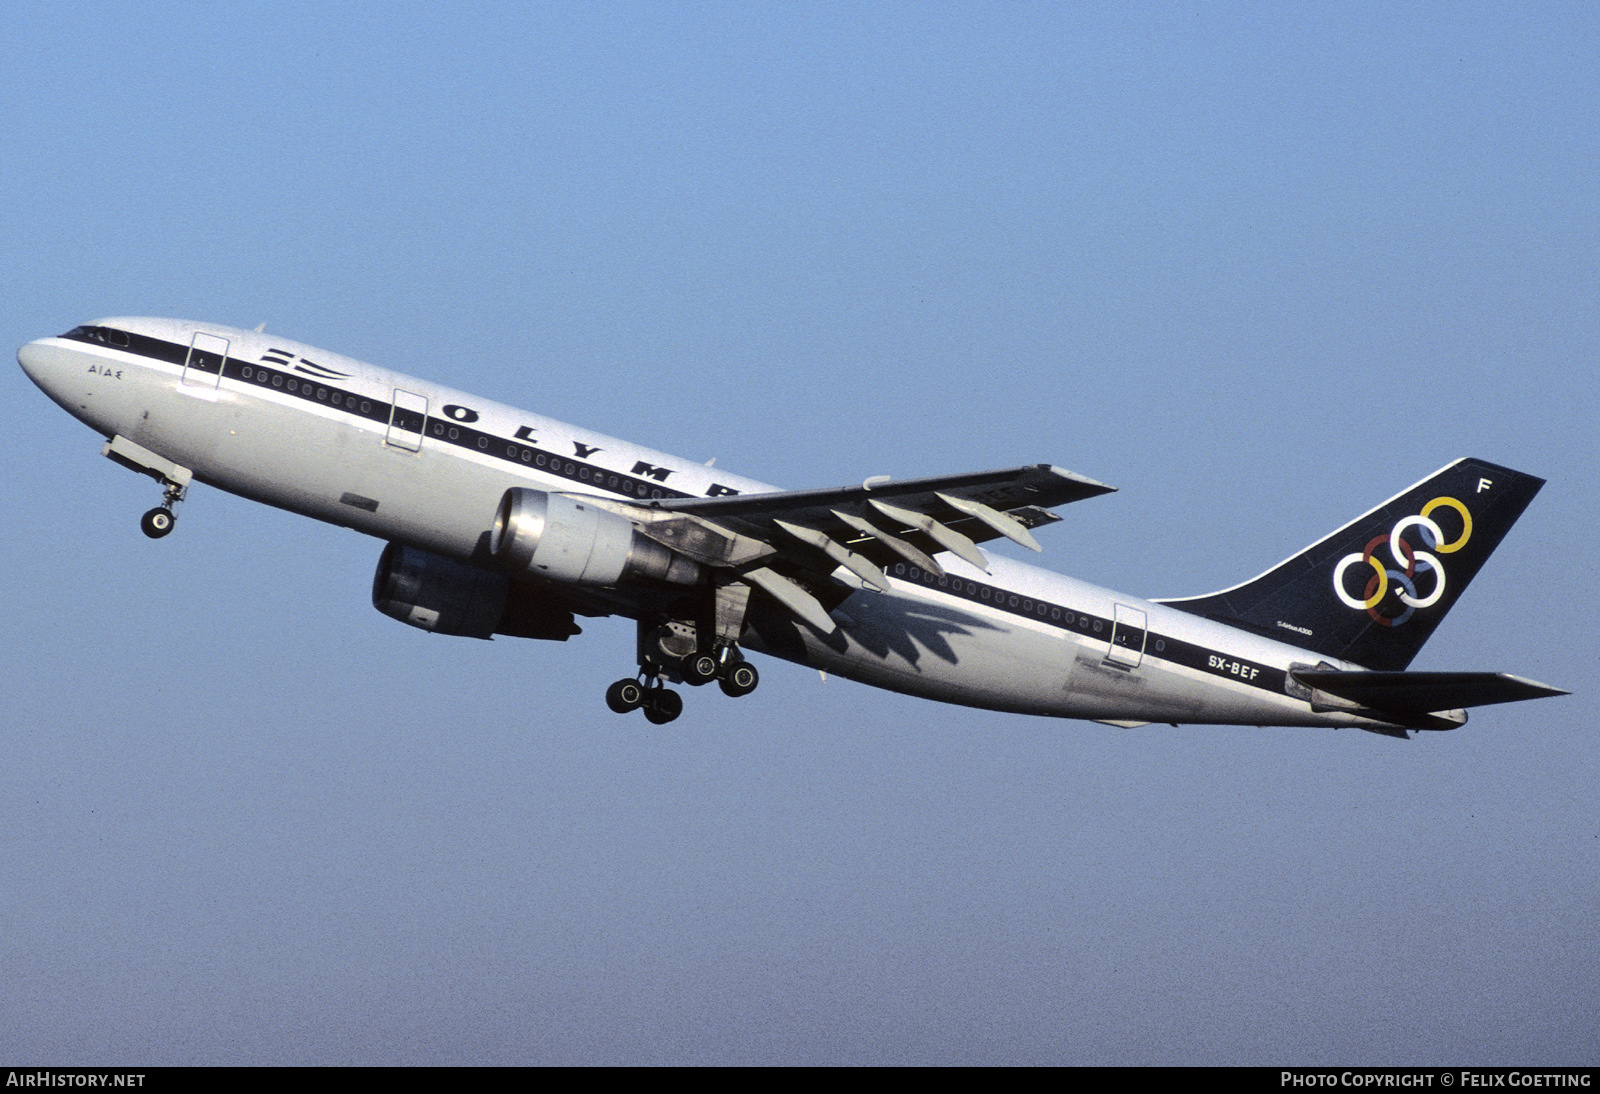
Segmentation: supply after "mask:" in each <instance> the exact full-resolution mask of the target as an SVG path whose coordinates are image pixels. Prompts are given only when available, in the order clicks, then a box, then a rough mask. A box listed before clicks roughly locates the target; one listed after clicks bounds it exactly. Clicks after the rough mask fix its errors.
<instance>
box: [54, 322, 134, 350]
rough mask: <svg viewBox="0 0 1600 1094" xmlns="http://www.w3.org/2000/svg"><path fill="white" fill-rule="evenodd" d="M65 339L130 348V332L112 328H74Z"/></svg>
mask: <svg viewBox="0 0 1600 1094" xmlns="http://www.w3.org/2000/svg"><path fill="white" fill-rule="evenodd" d="M61 337H63V338H71V339H72V340H73V341H74V342H101V343H104V344H106V345H112V346H121V347H122V348H123V349H127V348H128V343H129V339H128V332H127V331H125V330H116V329H114V328H112V327H73V328H72V329H71V330H69V331H68V332H67V333H66V334H63V335H62V336H61Z"/></svg>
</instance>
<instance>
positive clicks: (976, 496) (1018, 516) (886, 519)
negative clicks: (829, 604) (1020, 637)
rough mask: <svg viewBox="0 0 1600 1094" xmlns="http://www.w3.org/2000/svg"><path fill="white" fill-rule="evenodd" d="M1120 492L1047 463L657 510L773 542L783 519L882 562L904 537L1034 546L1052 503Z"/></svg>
mask: <svg viewBox="0 0 1600 1094" xmlns="http://www.w3.org/2000/svg"><path fill="white" fill-rule="evenodd" d="M1114 489H1115V488H1114V487H1110V486H1107V485H1106V484H1105V483H1101V482H1096V481H1095V480H1094V479H1091V478H1087V477H1085V476H1083V475H1078V474H1075V473H1073V472H1071V471H1065V470H1062V469H1061V468H1059V467H1052V466H1051V465H1049V464H1043V463H1041V464H1034V465H1031V466H1029V467H1017V468H1012V469H1011V470H1007V471H982V472H978V473H976V474H971V475H945V476H942V477H939V478H932V479H907V480H905V481H904V482H880V483H873V484H872V485H870V486H869V485H867V484H862V485H860V486H842V487H837V488H835V489H831V490H788V491H780V492H775V493H770V494H736V495H728V496H723V497H716V498H672V499H667V500H662V501H659V502H655V503H653V504H652V508H655V509H658V510H660V511H664V512H669V513H684V514H692V515H694V516H697V517H702V518H705V519H709V520H713V521H715V522H716V523H717V524H718V525H719V526H721V527H724V528H727V529H730V530H732V531H736V532H739V533H741V534H743V535H747V536H751V537H754V538H756V539H761V540H767V541H769V542H772V541H777V542H782V537H781V536H780V535H779V534H778V529H779V527H780V525H779V523H778V522H779V521H783V522H786V523H788V524H792V525H797V526H799V527H802V528H806V529H810V530H812V531H814V532H818V533H821V534H823V535H826V536H827V537H828V538H829V539H831V540H834V541H836V542H838V543H840V544H844V545H847V546H848V547H849V549H850V550H851V551H854V552H856V553H858V554H862V555H865V556H866V557H867V558H869V559H871V560H872V562H874V563H875V564H877V565H880V566H881V565H883V564H884V563H886V562H893V561H894V560H896V559H897V558H903V557H905V555H904V554H903V553H897V552H896V550H895V543H896V541H899V542H901V543H904V544H909V545H910V546H911V547H912V548H913V549H914V551H916V552H921V553H922V554H925V555H932V554H936V553H938V552H940V551H945V550H949V549H950V547H949V544H950V543H958V544H959V543H963V542H966V541H971V542H974V543H982V542H984V541H985V540H991V539H997V538H999V537H1000V536H1001V535H1009V536H1011V537H1012V538H1014V539H1017V540H1018V541H1020V542H1025V543H1026V542H1027V541H1028V540H1030V539H1031V538H1032V537H1030V536H1028V535H1027V532H1026V530H1027V529H1029V528H1037V527H1039V526H1040V525H1041V524H1048V523H1051V522H1053V521H1055V520H1057V519H1059V518H1057V517H1056V516H1055V515H1054V514H1053V513H1050V512H1048V509H1049V507H1050V506H1055V505H1065V504H1067V503H1068V502H1074V501H1081V500H1082V499H1084V498H1092V497H1094V496H1096V495H1097V494H1108V493H1111V492H1112V491H1113V490H1114ZM873 502H878V503H880V504H879V505H876V506H875V505H873V504H872V503H873ZM897 514H899V515H897ZM904 514H909V516H906V515H904ZM878 532H882V533H884V534H883V535H878V534H877V533H878ZM950 533H955V535H951V534H950Z"/></svg>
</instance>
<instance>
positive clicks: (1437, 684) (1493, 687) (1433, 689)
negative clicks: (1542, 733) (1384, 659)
mask: <svg viewBox="0 0 1600 1094" xmlns="http://www.w3.org/2000/svg"><path fill="white" fill-rule="evenodd" d="M1291 671H1292V672H1293V674H1294V678H1295V679H1296V680H1298V681H1299V682H1300V683H1302V684H1304V685H1306V686H1307V687H1310V688H1316V689H1317V690H1318V691H1325V692H1327V693H1328V694H1330V695H1337V696H1338V697H1339V698H1341V699H1348V700H1349V701H1351V702H1352V703H1359V704H1361V705H1362V706H1365V707H1371V708H1372V709H1374V710H1383V711H1390V712H1392V713H1395V714H1402V715H1407V716H1414V715H1421V714H1429V713H1432V712H1434V711H1442V710H1460V709H1465V708H1467V707H1485V706H1490V705H1492V704H1494V703H1515V702H1518V701H1519V700H1522V699H1543V698H1546V697H1548V696H1552V695H1568V694H1570V692H1565V691H1562V690H1561V689H1560V688H1553V687H1549V686H1547V685H1545V684H1540V683H1536V682H1535V681H1533V680H1527V679H1524V678H1523V677H1521V676H1512V675H1511V674H1510V673H1508V672H1338V671H1329V670H1321V669H1318V670H1306V669H1293V670H1291Z"/></svg>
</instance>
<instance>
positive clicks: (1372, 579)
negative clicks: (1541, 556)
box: [1333, 488, 1481, 627]
mask: <svg viewBox="0 0 1600 1094" xmlns="http://www.w3.org/2000/svg"><path fill="white" fill-rule="evenodd" d="M1480 489H1481V488H1480ZM1444 510H1449V511H1451V512H1452V513H1454V521H1455V522H1458V523H1459V524H1460V531H1459V532H1457V533H1456V535H1455V537H1454V538H1453V539H1450V538H1447V537H1446V536H1445V533H1444V531H1443V529H1441V528H1440V527H1439V524H1438V522H1436V521H1435V520H1433V519H1432V518H1433V514H1435V513H1439V514H1440V515H1441V516H1442V515H1444V514H1443V511H1444ZM1412 529H1415V530H1416V536H1417V538H1419V539H1420V540H1421V541H1422V547H1420V548H1419V547H1414V546H1412V545H1411V544H1410V543H1409V542H1408V541H1407V540H1406V534H1407V533H1408V532H1410V531H1411V530H1412ZM1471 538H1472V514H1471V512H1469V511H1468V510H1467V507H1466V506H1465V505H1464V504H1462V503H1461V502H1459V501H1457V500H1456V499H1455V498H1443V497H1441V498H1434V499H1433V500H1432V501H1430V502H1429V503H1428V504H1426V505H1424V506H1423V507H1422V512H1421V513H1419V514H1417V515H1416V516H1410V517H1402V518H1401V519H1400V520H1399V521H1398V522H1397V523H1396V524H1395V526H1394V527H1393V528H1391V529H1390V530H1389V533H1388V535H1381V536H1374V537H1373V538H1372V541H1371V542H1370V543H1368V544H1367V546H1366V548H1365V549H1364V550H1362V551H1360V552H1359V553H1356V554H1349V555H1345V556H1344V557H1343V558H1341V559H1340V560H1339V562H1338V565H1336V566H1334V568H1333V591H1334V593H1335V594H1336V595H1337V596H1338V597H1339V600H1340V601H1341V602H1342V603H1343V604H1345V606H1347V607H1349V608H1353V609H1354V610H1356V611H1364V612H1366V613H1367V614H1368V615H1370V616H1371V617H1372V619H1373V622H1375V623H1378V624H1379V625H1381V626H1385V627H1398V626H1401V625H1402V624H1404V623H1406V622H1407V621H1409V620H1410V619H1411V617H1412V615H1413V614H1415V613H1416V610H1417V609H1418V608H1431V607H1433V605H1435V604H1437V603H1439V600H1440V598H1441V597H1443V596H1444V590H1445V573H1444V563H1442V562H1440V561H1439V558H1438V556H1439V555H1448V554H1453V553H1455V552H1456V551H1459V550H1461V548H1463V547H1465V546H1466V545H1467V541H1468V540H1469V539H1471ZM1385 546H1387V547H1388V549H1389V557H1390V559H1391V560H1392V561H1393V565H1392V566H1391V565H1387V564H1385V562H1384V561H1383V560H1382V559H1380V557H1379V551H1380V550H1381V549H1382V548H1383V547H1385ZM1357 566H1361V567H1367V566H1370V567H1371V569H1372V573H1371V575H1370V576H1369V577H1368V578H1367V582H1366V585H1365V587H1364V588H1363V589H1362V590H1361V593H1360V595H1359V596H1356V595H1352V594H1351V592H1350V588H1349V586H1348V585H1347V584H1346V576H1345V575H1346V574H1347V572H1348V571H1349V570H1350V569H1351V568H1352V567H1357ZM1357 572H1358V574H1360V573H1366V572H1367V571H1366V570H1365V569H1362V570H1358V571H1357ZM1419 586H1421V587H1424V588H1427V589H1428V592H1427V594H1426V595H1420V596H1419V595H1418V587H1419ZM1391 594H1392V595H1391Z"/></svg>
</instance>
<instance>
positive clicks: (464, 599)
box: [372, 543, 581, 642]
mask: <svg viewBox="0 0 1600 1094" xmlns="http://www.w3.org/2000/svg"><path fill="white" fill-rule="evenodd" d="M372 606H373V607H375V608H377V609H378V610H379V611H380V612H382V613H383V614H384V615H387V616H389V617H390V618H391V619H398V620H399V621H400V622H402V623H406V624H408V625H410V626H413V627H418V628H420V629H422V630H425V631H430V632H432V633H434V634H454V635H460V636H462V637H464V638H489V637H491V636H492V635H496V634H507V635H514V636H516V637H518V638H544V639H550V640H553V641H557V642H565V641H566V640H567V639H568V638H570V637H571V636H573V635H575V634H578V633H581V632H580V630H579V627H578V625H577V624H576V623H575V622H574V621H573V618H572V612H571V611H569V610H567V609H566V608H565V607H563V606H562V605H560V604H559V603H551V602H550V598H549V597H548V595H546V594H544V593H542V591H540V590H536V589H534V588H532V587H531V586H529V585H527V584H525V583H519V582H514V581H512V580H511V579H510V578H508V577H506V576H505V575H504V574H498V573H495V572H493V571H492V570H483V569H479V568H478V567H476V566H469V565H467V564H466V563H464V562H457V561H456V560H455V559H453V558H445V557H444V556H443V555H436V554H433V553H431V552H429V551H422V550H418V549H417V548H415V547H406V546H403V545H402V544H399V543H391V544H389V546H387V547H385V548H384V551H383V556H382V557H381V558H379V559H378V572H377V573H376V574H375V575H374V576H373V579H372Z"/></svg>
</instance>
